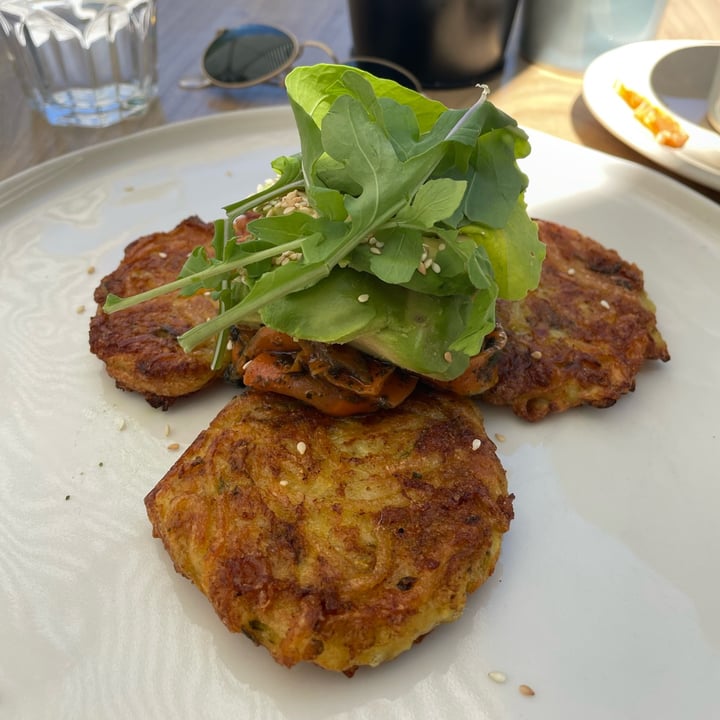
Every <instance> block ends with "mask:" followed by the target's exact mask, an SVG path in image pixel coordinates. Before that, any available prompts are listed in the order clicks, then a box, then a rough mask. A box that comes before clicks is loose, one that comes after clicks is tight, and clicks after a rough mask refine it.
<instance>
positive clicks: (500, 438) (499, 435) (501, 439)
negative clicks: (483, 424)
mask: <svg viewBox="0 0 720 720" xmlns="http://www.w3.org/2000/svg"><path fill="white" fill-rule="evenodd" d="M495 439H496V440H497V441H498V442H499V443H502V442H505V436H504V435H503V434H502V433H495Z"/></svg>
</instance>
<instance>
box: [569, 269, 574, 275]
mask: <svg viewBox="0 0 720 720" xmlns="http://www.w3.org/2000/svg"><path fill="white" fill-rule="evenodd" d="M567 274H568V275H574V274H575V268H568V271H567Z"/></svg>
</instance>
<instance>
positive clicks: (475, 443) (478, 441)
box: [472, 438, 482, 450]
mask: <svg viewBox="0 0 720 720" xmlns="http://www.w3.org/2000/svg"><path fill="white" fill-rule="evenodd" d="M481 445H482V440H481V439H480V438H475V439H474V440H473V441H472V449H473V450H479V449H480V446H481Z"/></svg>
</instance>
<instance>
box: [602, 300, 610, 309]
mask: <svg viewBox="0 0 720 720" xmlns="http://www.w3.org/2000/svg"><path fill="white" fill-rule="evenodd" d="M600 307H604V308H605V309H606V310H609V309H610V303H609V302H608V301H607V300H601V301H600Z"/></svg>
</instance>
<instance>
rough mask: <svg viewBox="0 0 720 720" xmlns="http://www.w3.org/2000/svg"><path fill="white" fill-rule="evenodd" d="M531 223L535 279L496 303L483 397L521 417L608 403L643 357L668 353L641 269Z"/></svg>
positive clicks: (551, 226) (572, 235) (558, 228)
mask: <svg viewBox="0 0 720 720" xmlns="http://www.w3.org/2000/svg"><path fill="white" fill-rule="evenodd" d="M538 227H539V231H540V239H541V240H542V241H543V242H544V243H545V244H546V246H547V256H546V258H545V262H544V264H543V269H542V275H541V278H540V284H539V287H538V289H537V290H535V291H533V292H531V293H529V294H528V295H527V296H526V297H525V298H524V299H523V300H521V301H519V302H507V301H502V300H501V301H499V302H498V304H497V319H498V322H499V323H500V324H501V325H502V327H503V328H504V330H505V332H506V333H507V336H508V337H507V344H506V345H505V348H504V349H503V350H502V351H501V352H500V353H499V354H498V356H497V358H498V363H499V364H498V372H499V380H498V383H497V385H495V386H494V387H493V388H491V389H490V390H488V391H487V392H485V393H484V394H483V395H482V398H483V399H484V400H486V401H487V402H489V403H493V404H495V405H510V406H511V407H512V409H513V411H514V412H515V413H516V414H517V415H519V416H520V417H523V418H525V419H527V420H540V419H541V418H543V417H545V416H546V415H548V414H549V413H556V412H562V411H563V410H567V409H568V408H571V407H575V406H578V405H593V406H595V407H609V406H610V405H612V404H614V403H615V402H616V400H617V399H618V398H619V397H620V396H621V395H623V394H625V393H627V392H630V391H632V390H634V388H635V378H636V376H637V373H638V372H639V370H640V368H641V366H642V365H643V363H644V362H645V361H646V360H663V361H667V360H669V359H670V355H669V353H668V349H667V346H666V344H665V341H664V340H663V338H662V336H661V335H660V332H659V331H658V329H657V324H656V318H655V306H654V305H653V303H652V301H651V300H650V299H649V298H648V296H647V294H646V292H645V290H644V285H643V275H642V272H641V270H640V269H639V268H638V267H637V266H636V265H634V264H632V263H629V262H627V261H625V260H623V259H622V258H621V257H620V255H618V253H617V252H615V251H614V250H610V249H608V248H605V247H603V246H602V245H600V244H599V243H597V242H595V241H594V240H591V239H590V238H588V237H586V236H584V235H582V234H581V233H579V232H578V231H576V230H572V229H570V228H567V227H564V226H562V225H557V224H555V223H551V222H545V221H538Z"/></svg>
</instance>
